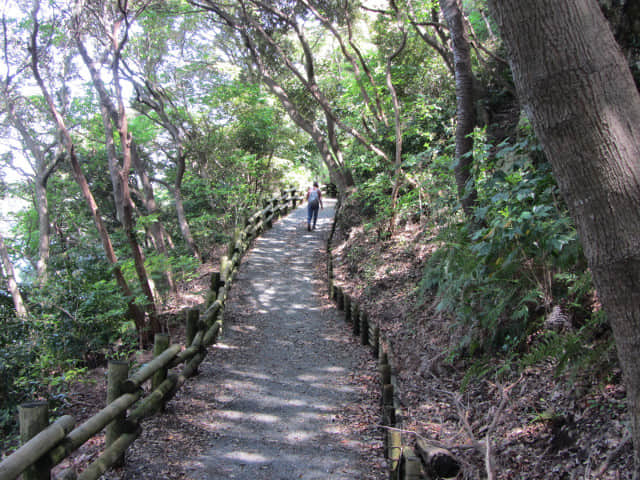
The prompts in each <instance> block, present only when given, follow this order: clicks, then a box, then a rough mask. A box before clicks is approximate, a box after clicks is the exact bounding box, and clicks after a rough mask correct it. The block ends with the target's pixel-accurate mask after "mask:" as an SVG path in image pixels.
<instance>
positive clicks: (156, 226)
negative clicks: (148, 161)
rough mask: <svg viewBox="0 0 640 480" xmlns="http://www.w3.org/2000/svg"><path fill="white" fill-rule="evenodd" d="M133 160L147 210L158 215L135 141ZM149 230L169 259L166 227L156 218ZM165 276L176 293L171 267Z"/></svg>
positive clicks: (132, 152)
mask: <svg viewBox="0 0 640 480" xmlns="http://www.w3.org/2000/svg"><path fill="white" fill-rule="evenodd" d="M131 161H132V163H133V168H134V170H135V171H136V173H137V174H138V178H139V179H140V182H141V183H142V190H143V193H144V206H145V208H146V210H147V214H148V215H156V214H158V213H159V211H160V210H159V209H158V204H157V203H156V197H155V195H154V193H153V185H151V180H149V175H147V170H146V168H145V164H144V162H143V161H142V159H141V158H140V152H139V150H138V147H137V145H135V143H133V144H132V145H131ZM149 231H150V232H151V237H152V238H153V245H154V247H155V249H156V251H157V252H158V253H159V254H160V255H163V256H165V257H166V258H167V259H168V258H169V252H168V251H167V243H166V240H165V235H164V227H163V226H162V223H161V222H160V220H159V219H158V218H156V219H155V220H154V221H153V222H151V225H149ZM164 275H165V278H166V279H167V285H168V286H169V290H170V291H171V293H176V292H177V291H178V290H177V288H176V283H175V282H174V280H173V272H172V271H171V268H170V267H169V268H167V270H166V271H165V272H164Z"/></svg>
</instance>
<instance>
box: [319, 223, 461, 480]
mask: <svg viewBox="0 0 640 480" xmlns="http://www.w3.org/2000/svg"><path fill="white" fill-rule="evenodd" d="M336 218H337V214H336V216H335V217H334V221H333V226H332V230H331V233H330V235H329V238H328V239H327V277H328V278H327V285H328V293H329V298H330V299H331V300H335V302H336V307H337V308H338V310H341V311H343V312H344V314H345V321H347V322H351V323H352V333H353V334H354V335H355V336H359V337H360V343H361V344H362V345H369V346H370V348H371V351H372V353H373V354H374V356H375V358H378V359H379V375H380V383H381V405H382V412H381V413H382V425H383V427H386V428H385V435H384V444H385V456H386V457H387V460H388V462H389V478H390V479H391V480H419V479H425V478H432V477H427V475H428V474H429V475H435V478H441V477H443V478H449V477H453V476H456V475H457V473H458V471H459V469H460V466H459V463H458V462H457V460H456V459H455V457H454V456H453V454H452V453H451V452H449V451H448V450H445V449H442V448H438V447H434V446H433V445H430V444H429V443H428V442H427V441H425V440H424V439H421V438H416V439H415V440H416V447H415V449H414V448H413V447H411V443H412V442H411V440H414V438H412V437H414V436H415V435H414V434H413V433H411V432H407V431H406V429H405V428H404V426H405V419H404V417H405V414H404V412H403V409H402V408H401V405H400V401H399V398H398V395H397V393H398V380H397V375H396V369H395V365H396V364H397V363H396V361H395V355H394V353H393V349H392V348H391V344H390V342H389V341H388V340H387V339H386V338H385V337H384V336H383V335H381V333H380V328H379V327H378V326H377V325H375V324H374V322H371V321H370V320H369V316H368V314H367V312H366V311H365V310H364V309H362V308H361V306H360V305H359V304H358V302H357V301H354V300H353V299H352V298H351V297H350V296H349V295H348V294H346V293H345V292H344V290H343V288H342V287H341V286H339V285H336V284H335V282H334V277H333V257H332V254H331V244H332V241H333V235H334V232H335V225H336Z"/></svg>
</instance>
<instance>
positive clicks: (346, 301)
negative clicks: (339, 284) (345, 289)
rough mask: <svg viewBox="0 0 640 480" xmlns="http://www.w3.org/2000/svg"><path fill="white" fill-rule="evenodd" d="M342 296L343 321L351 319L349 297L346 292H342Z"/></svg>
mask: <svg viewBox="0 0 640 480" xmlns="http://www.w3.org/2000/svg"><path fill="white" fill-rule="evenodd" d="M343 296H344V300H343V301H344V321H345V322H349V321H351V297H350V296H349V295H348V294H346V293H345V294H343Z"/></svg>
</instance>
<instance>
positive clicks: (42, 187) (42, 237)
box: [7, 102, 57, 284]
mask: <svg viewBox="0 0 640 480" xmlns="http://www.w3.org/2000/svg"><path fill="white" fill-rule="evenodd" d="M7 114H8V118H9V122H10V123H11V125H12V126H13V127H14V128H15V129H16V130H18V132H19V133H20V136H21V137H22V142H23V145H24V146H25V147H26V149H27V150H28V151H29V152H30V153H31V155H32V156H33V159H34V162H33V163H32V167H33V170H34V172H35V178H34V180H33V190H34V198H35V207H36V211H37V212H38V260H37V263H36V275H37V278H38V283H40V284H44V283H45V282H46V281H47V268H48V265H49V256H50V245H49V244H50V237H51V222H50V219H49V200H48V199H47V181H48V179H49V176H50V175H51V173H52V172H53V170H54V169H55V167H56V165H57V162H54V163H53V164H52V165H48V164H47V160H46V156H45V152H44V150H43V149H42V147H41V145H40V144H39V143H38V142H37V139H36V138H34V137H33V135H32V133H31V132H30V131H29V128H28V127H27V125H26V124H25V122H24V121H23V120H22V118H20V115H19V114H18V113H17V112H16V111H15V105H14V104H13V103H12V102H10V103H9V105H8V109H7Z"/></svg>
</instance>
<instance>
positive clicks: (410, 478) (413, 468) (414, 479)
mask: <svg viewBox="0 0 640 480" xmlns="http://www.w3.org/2000/svg"><path fill="white" fill-rule="evenodd" d="M400 467H401V475H402V480H420V479H421V478H422V462H420V459H419V458H418V457H417V456H416V454H415V452H414V451H413V448H411V447H409V446H407V445H405V446H404V448H403V449H402V458H401V459H400Z"/></svg>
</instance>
